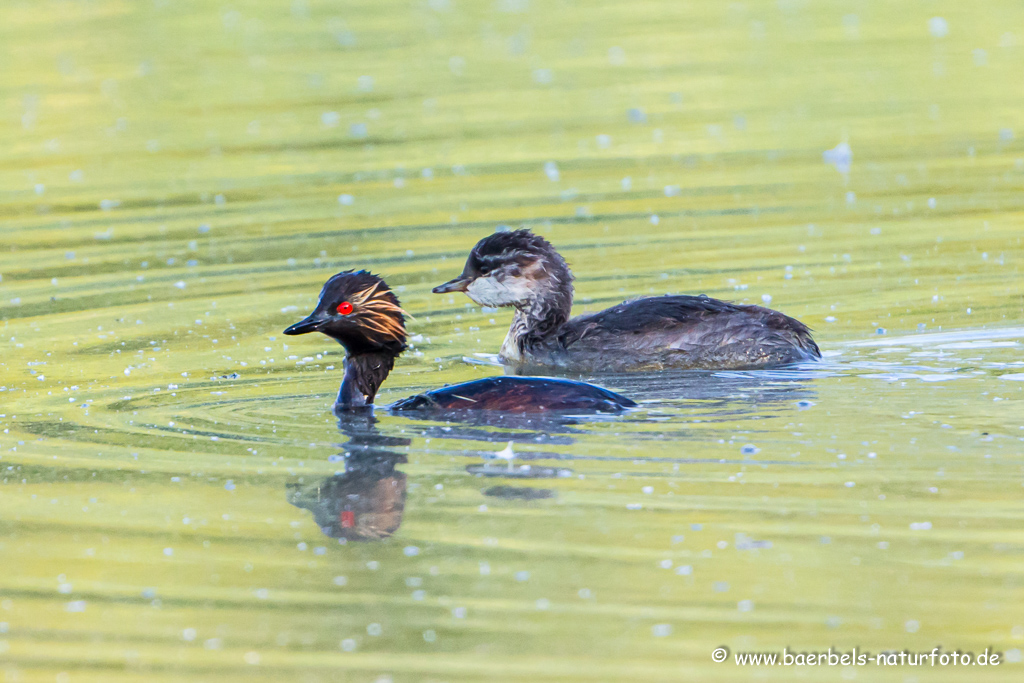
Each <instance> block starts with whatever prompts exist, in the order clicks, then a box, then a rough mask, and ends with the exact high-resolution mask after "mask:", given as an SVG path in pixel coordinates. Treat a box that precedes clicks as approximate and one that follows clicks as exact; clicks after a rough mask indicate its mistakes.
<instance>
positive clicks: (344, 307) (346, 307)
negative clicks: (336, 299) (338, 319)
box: [338, 301, 352, 315]
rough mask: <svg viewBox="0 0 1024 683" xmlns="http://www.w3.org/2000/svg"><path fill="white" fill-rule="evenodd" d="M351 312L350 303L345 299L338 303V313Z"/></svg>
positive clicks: (345, 313)
mask: <svg viewBox="0 0 1024 683" xmlns="http://www.w3.org/2000/svg"><path fill="white" fill-rule="evenodd" d="M351 312H352V304H350V303H349V302H347V301H342V302H341V303H340V304H338V313H339V314H341V315H348V314H349V313H351Z"/></svg>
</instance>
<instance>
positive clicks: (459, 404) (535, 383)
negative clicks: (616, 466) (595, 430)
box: [391, 377, 636, 413]
mask: <svg viewBox="0 0 1024 683" xmlns="http://www.w3.org/2000/svg"><path fill="white" fill-rule="evenodd" d="M633 407H636V403H634V402H633V401H631V400H629V399H628V398H626V397H625V396H621V395H619V394H616V393H615V392H614V391H608V390H607V389H602V388H601V387H598V386H594V385H593V384H586V383H585V382H576V381H573V380H568V379H550V378H547V377H488V378H486V379H478V380H474V381H472V382H463V383H462V384H456V385H453V386H449V387H444V388H442V389H435V390H434V391H428V392H426V393H424V394H417V395H416V396H410V397H409V398H407V399H403V400H401V401H398V402H397V403H395V404H393V405H392V406H391V410H393V411H406V410H430V411H445V410H494V411H503V412H509V413H548V412H597V413H612V412H619V411H621V410H624V409H626V408H633Z"/></svg>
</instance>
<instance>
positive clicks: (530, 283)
mask: <svg viewBox="0 0 1024 683" xmlns="http://www.w3.org/2000/svg"><path fill="white" fill-rule="evenodd" d="M565 287H568V288H569V289H570V291H571V287H572V273H570V272H569V266H568V265H566V263H565V259H563V258H562V257H561V256H560V255H559V254H558V252H557V251H555V248H554V247H552V246H551V244H550V243H549V242H548V241H547V240H546V239H544V238H543V237H541V236H540V235H535V234H533V233H532V232H530V231H529V230H514V231H511V232H496V233H494V234H493V235H491V236H489V237H485V238H484V239H482V240H480V241H479V242H477V243H476V246H475V247H473V250H472V251H471V252H470V253H469V258H467V259H466V265H465V267H464V268H463V270H462V274H461V275H459V276H458V277H457V278H455V279H453V280H450V281H448V282H446V283H444V284H443V285H439V286H437V287H435V288H434V293H435V294H444V293H445V292H465V293H466V294H467V295H468V296H469V298H470V299H472V300H473V301H475V302H476V303H478V304H480V305H481V306H494V307H498V306H516V307H517V308H523V307H526V306H528V305H529V303H530V302H531V301H533V300H534V299H536V298H537V297H538V295H540V294H541V293H543V292H546V291H549V290H552V289H554V290H559V289H562V288H565Z"/></svg>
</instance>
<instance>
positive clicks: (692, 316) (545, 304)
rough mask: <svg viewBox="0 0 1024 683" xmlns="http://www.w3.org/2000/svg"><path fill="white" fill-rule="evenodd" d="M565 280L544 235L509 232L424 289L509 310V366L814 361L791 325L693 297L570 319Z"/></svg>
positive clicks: (611, 367) (807, 339) (762, 311)
mask: <svg viewBox="0 0 1024 683" xmlns="http://www.w3.org/2000/svg"><path fill="white" fill-rule="evenodd" d="M572 281H573V276H572V272H571V271H570V270H569V266H568V264H566V262H565V259H563V258H562V257H561V255H559V253H558V252H557V251H555V249H554V247H552V246H551V244H550V243H548V241H547V240H545V239H544V238H543V237H541V236H539V235H535V234H533V233H532V232H530V231H529V230H515V231H511V232H496V233H494V234H493V235H491V236H489V237H485V238H484V239H482V240H480V241H479V242H477V244H476V246H475V247H473V250H472V251H471V252H470V254H469V258H468V259H466V266H465V268H464V269H463V271H462V274H461V275H459V276H458V277H457V278H455V279H454V280H451V281H449V282H446V283H445V284H443V285H440V286H438V287H435V288H434V292H435V293H437V294H441V293H444V292H465V293H466V294H467V295H468V296H469V298H470V299H472V300H473V301H475V302H476V303H478V304H480V305H482V306H493V307H499V306H512V307H514V308H515V309H516V312H515V315H514V317H513V318H512V326H511V327H510V328H509V331H508V336H506V337H505V342H504V343H503V344H502V346H501V351H500V353H499V358H500V359H501V361H502V362H503V363H505V364H506V365H510V366H512V367H513V368H515V369H516V370H522V369H524V368H530V367H547V368H558V369H561V370H566V371H577V372H600V371H606V370H607V371H623V370H657V369H662V368H688V369H704V370H724V369H745V368H757V367H766V366H772V365H784V364H788V363H795V362H799V361H806V360H811V359H815V358H820V357H821V352H820V351H819V350H818V346H817V344H815V343H814V340H813V339H811V331H810V329H809V328H808V327H807V326H806V325H804V324H803V323H801V322H800V321H798V320H794V319H793V318H790V317H789V316H786V315H783V314H782V313H779V312H778V311H773V310H771V309H768V308H763V307H761V306H749V305H741V304H733V303H729V302H727V301H719V300H718V299H712V298H710V297H707V296H703V295H701V296H682V295H678V296H658V297H647V298H643V299H636V300H633V301H627V302H624V303H621V304H619V305H617V306H613V307H612V308H608V309H605V310H603V311H601V312H600V313H591V314H588V315H581V316H579V317H576V318H572V319H571V320H570V319H569V313H570V309H571V308H572V297H573V285H572Z"/></svg>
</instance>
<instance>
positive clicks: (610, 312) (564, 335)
mask: <svg viewBox="0 0 1024 683" xmlns="http://www.w3.org/2000/svg"><path fill="white" fill-rule="evenodd" d="M558 343H559V345H560V346H561V347H562V348H563V349H565V350H567V351H569V352H570V353H577V352H590V353H600V354H601V355H602V356H604V357H605V358H607V359H608V360H609V361H614V359H615V358H616V357H636V358H643V357H647V358H649V359H650V360H651V361H652V362H655V363H661V364H665V365H679V364H684V365H687V366H689V367H709V368H722V367H743V366H757V365H764V364H767V363H789V362H795V361H800V360H807V359H809V358H818V357H820V355H821V353H820V351H819V350H818V346H817V344H815V343H814V340H813V339H811V331H810V329H809V328H808V327H807V326H806V325H804V324H803V323H801V322H800V321H799V320H795V319H793V318H790V317H789V316H787V315H784V314H782V313H779V312H778V311H773V310H771V309H768V308H762V307H761V306H746V305H741V304H733V303H729V302H727V301H720V300H718V299H712V298H710V297H706V296H660V297H649V298H645V299H637V300H635V301H627V302H625V303H622V304H619V305H618V306H613V307H612V308H609V309H606V310H604V311H601V312H600V313H593V314H590V315H582V316H579V317H578V318H573V319H572V320H570V321H569V322H568V323H567V324H566V325H565V327H564V328H563V331H562V332H561V333H560V334H559V338H558ZM674 357H675V358H674ZM612 364H613V365H614V364H615V363H612Z"/></svg>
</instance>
